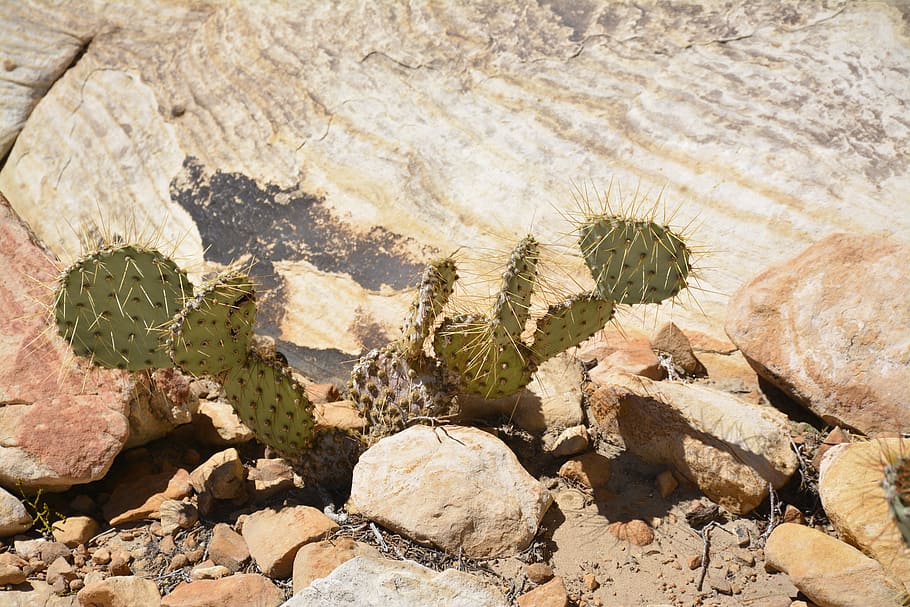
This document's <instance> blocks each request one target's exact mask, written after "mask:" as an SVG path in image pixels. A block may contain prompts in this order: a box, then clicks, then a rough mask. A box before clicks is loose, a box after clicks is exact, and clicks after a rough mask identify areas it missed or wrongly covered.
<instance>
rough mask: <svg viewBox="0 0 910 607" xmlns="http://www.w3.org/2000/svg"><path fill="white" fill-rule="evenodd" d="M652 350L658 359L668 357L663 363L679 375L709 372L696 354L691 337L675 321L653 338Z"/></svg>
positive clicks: (686, 375)
mask: <svg viewBox="0 0 910 607" xmlns="http://www.w3.org/2000/svg"><path fill="white" fill-rule="evenodd" d="M651 350H653V351H654V353H655V354H656V355H657V357H658V359H660V358H661V357H664V358H666V362H662V363H661V364H662V365H663V366H664V367H665V368H666V367H667V366H669V367H670V368H671V369H673V373H674V374H675V375H676V376H677V377H701V376H704V375H706V374H707V370H706V369H705V366H704V365H703V364H702V363H701V361H700V360H698V358H697V357H696V356H695V352H694V351H693V350H692V344H691V343H689V338H688V337H686V334H685V333H683V332H682V331H681V330H680V329H679V327H677V326H676V325H675V324H674V323H672V322H668V323H667V324H665V325H664V326H662V327H661V328H660V329H659V330H658V331H657V333H656V334H655V335H654V337H652V338H651Z"/></svg>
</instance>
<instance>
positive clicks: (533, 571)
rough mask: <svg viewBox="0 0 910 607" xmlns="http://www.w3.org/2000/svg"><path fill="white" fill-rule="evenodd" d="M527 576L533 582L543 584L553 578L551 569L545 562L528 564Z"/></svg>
mask: <svg viewBox="0 0 910 607" xmlns="http://www.w3.org/2000/svg"><path fill="white" fill-rule="evenodd" d="M527 576H528V579H529V580H531V581H532V582H534V583H535V584H543V583H545V582H549V581H550V580H552V579H553V569H552V568H551V567H550V566H549V565H547V564H546V563H532V564H530V565H528V568H527Z"/></svg>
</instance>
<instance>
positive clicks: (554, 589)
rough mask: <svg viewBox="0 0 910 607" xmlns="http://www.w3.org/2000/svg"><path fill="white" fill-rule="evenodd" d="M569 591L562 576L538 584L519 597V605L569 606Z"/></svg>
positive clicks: (536, 606)
mask: <svg viewBox="0 0 910 607" xmlns="http://www.w3.org/2000/svg"><path fill="white" fill-rule="evenodd" d="M568 604H569V593H568V592H567V591H566V585H565V584H564V583H563V581H562V578H561V577H554V578H553V579H552V580H550V581H549V582H547V583H545V584H542V585H541V586H538V587H537V588H535V589H534V590H531V591H530V592H526V593H524V594H523V595H521V596H520V597H518V607H567V606H568Z"/></svg>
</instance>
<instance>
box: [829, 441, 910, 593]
mask: <svg viewBox="0 0 910 607" xmlns="http://www.w3.org/2000/svg"><path fill="white" fill-rule="evenodd" d="M908 454H910V440H907V439H903V440H901V439H899V438H876V439H872V440H869V441H861V442H856V443H851V444H840V445H838V446H835V447H833V448H831V449H830V450H829V451H828V453H827V454H826V456H825V457H824V458H823V459H822V464H821V470H820V472H819V480H818V494H819V497H820V498H821V501H822V506H823V507H824V509H825V514H827V515H828V519H829V520H830V521H831V524H832V525H834V528H835V529H837V532H838V534H839V535H840V537H841V538H843V539H844V541H846V542H849V543H851V544H853V545H854V546H856V547H857V548H859V549H860V550H862V551H863V552H864V553H866V554H868V555H870V556H872V557H874V558H875V559H876V560H877V561H878V562H879V563H881V564H882V566H883V567H884V568H885V570H886V571H887V572H888V573H889V574H890V575H892V576H893V577H895V578H896V579H898V580H900V581H901V582H902V583H903V584H904V586H905V587H906V588H907V590H908V592H910V548H907V545H906V544H905V543H904V541H903V538H902V536H901V533H900V530H899V529H898V527H897V525H896V524H895V521H894V517H893V516H892V514H891V511H890V510H889V508H888V500H887V497H886V494H885V490H884V488H883V487H882V480H883V479H884V475H885V466H886V465H888V464H889V463H893V462H895V460H896V459H897V458H899V457H905V456H907V455H908Z"/></svg>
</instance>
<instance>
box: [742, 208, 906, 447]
mask: <svg viewBox="0 0 910 607" xmlns="http://www.w3.org/2000/svg"><path fill="white" fill-rule="evenodd" d="M905 214H906V215H910V212H907V211H905ZM908 259H910V245H908V244H907V243H905V242H901V241H898V240H891V239H886V238H869V237H867V236H862V235H856V234H835V235H832V236H829V237H828V238H825V239H824V240H822V241H820V242H818V243H816V244H814V245H812V246H811V247H809V248H808V249H806V250H804V251H802V252H801V253H799V254H798V255H796V256H795V257H793V258H792V259H790V260H788V261H786V262H784V263H782V264H780V265H776V266H773V267H771V268H768V269H767V270H765V271H764V272H762V273H761V274H759V275H758V276H756V277H755V278H753V279H752V280H751V281H749V282H748V283H747V284H746V285H744V286H743V287H742V288H741V289H740V290H739V291H737V292H736V294H735V295H734V296H733V298H732V299H731V300H730V308H729V311H728V315H727V322H726V330H727V334H728V335H729V336H730V339H731V340H732V341H733V343H735V344H736V345H737V346H738V347H739V349H740V350H741V351H742V353H743V355H744V356H745V357H746V358H747V359H748V360H749V361H750V363H751V364H752V366H753V367H754V368H755V369H756V371H757V372H758V373H759V374H760V375H761V376H763V377H764V378H766V379H767V380H768V381H770V382H772V383H773V384H776V385H777V386H778V387H780V388H781V389H783V390H784V391H786V392H787V393H788V394H789V395H790V396H792V397H793V398H794V399H795V400H796V401H798V402H800V403H802V404H803V405H804V406H806V407H807V408H809V409H810V410H812V411H813V412H814V413H815V414H816V415H818V416H819V417H821V418H822V419H823V420H825V421H826V422H827V423H829V424H831V425H832V426H836V425H839V426H849V427H850V428H854V429H856V430H859V431H860V432H862V433H863V434H867V435H869V434H873V433H875V432H880V431H887V430H891V431H893V430H896V429H902V428H907V427H910V401H908V400H907V389H906V386H908V385H910V297H908V295H910V291H908V288H907V287H908V285H910V264H908V263H907V260H908Z"/></svg>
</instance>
